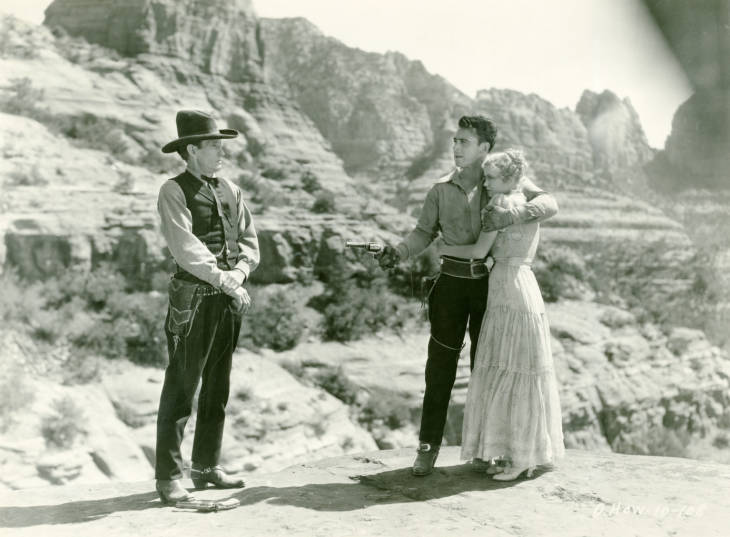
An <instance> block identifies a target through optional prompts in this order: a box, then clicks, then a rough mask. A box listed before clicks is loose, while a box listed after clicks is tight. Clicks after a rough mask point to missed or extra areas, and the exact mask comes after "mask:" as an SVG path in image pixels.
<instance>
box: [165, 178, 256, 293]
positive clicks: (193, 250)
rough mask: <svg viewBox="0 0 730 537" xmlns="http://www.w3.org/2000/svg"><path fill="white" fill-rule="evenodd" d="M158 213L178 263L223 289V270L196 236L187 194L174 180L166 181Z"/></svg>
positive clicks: (191, 272) (194, 274)
mask: <svg viewBox="0 0 730 537" xmlns="http://www.w3.org/2000/svg"><path fill="white" fill-rule="evenodd" d="M157 211H158V212H159V213H160V229H161V231H162V236H163V237H164V238H165V242H166V243H167V248H168V249H169V250H170V253H171V254H172V257H173V258H175V262H176V263H177V264H178V265H180V267H181V268H182V269H183V270H186V271H187V272H189V273H190V274H192V275H193V276H195V277H196V278H200V279H201V280H203V281H205V282H208V283H209V284H211V285H213V286H215V287H220V283H221V274H222V271H221V270H220V269H219V268H218V265H217V263H216V259H215V256H214V255H213V254H212V253H211V251H210V250H208V247H207V246H205V244H203V243H202V242H201V241H200V239H198V238H197V237H196V236H195V235H194V234H193V217H192V214H191V213H190V210H189V209H188V207H187V205H186V203H185V194H183V191H182V189H181V188H180V186H178V184H177V183H175V182H174V181H167V182H165V183H164V184H163V185H162V187H161V188H160V194H159V196H158V198H157ZM254 237H255V232H254ZM257 245H258V243H257Z"/></svg>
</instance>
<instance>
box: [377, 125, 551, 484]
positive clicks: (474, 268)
mask: <svg viewBox="0 0 730 537" xmlns="http://www.w3.org/2000/svg"><path fill="white" fill-rule="evenodd" d="M496 137H497V127H496V126H495V125H494V123H493V122H492V121H491V120H490V119H488V118H486V117H484V116H480V115H477V116H463V117H461V118H460V119H459V128H458V130H457V131H456V134H455V135H454V146H453V153H454V163H455V164H456V170H454V171H453V172H451V173H449V174H448V175H446V176H445V177H443V178H441V180H440V181H439V182H437V183H436V184H435V185H434V186H433V187H432V188H431V190H430V191H429V192H428V194H427V196H426V201H425V203H424V204H423V209H422V210H421V214H420V216H419V219H418V224H417V225H416V228H415V229H414V230H413V231H412V232H411V233H410V234H409V235H408V236H407V237H406V238H405V239H404V240H403V241H402V242H401V243H400V244H398V245H397V246H395V247H392V246H385V248H384V249H383V251H382V252H381V253H380V254H379V255H378V261H379V263H380V266H381V267H382V268H384V269H388V268H392V267H394V266H395V265H396V264H397V263H398V262H399V261H403V260H405V259H408V258H409V257H413V256H417V255H419V254H420V253H421V252H422V251H423V250H424V249H425V248H426V247H427V246H428V245H429V244H431V242H432V241H433V240H434V239H435V238H436V236H437V235H438V234H439V233H441V235H442V237H443V240H444V241H445V243H446V244H449V245H463V244H473V243H475V242H476V241H477V238H478V237H479V233H480V232H481V230H482V227H484V228H485V229H486V230H496V229H501V228H503V227H506V226H508V225H510V224H514V223H525V222H530V221H536V220H544V219H546V218H549V217H551V216H553V215H554V214H555V213H557V210H558V209H557V204H556V203H555V199H554V198H553V197H552V196H551V195H550V194H547V193H546V192H544V191H542V190H540V189H539V188H537V187H536V186H535V185H534V184H533V183H532V182H531V181H529V180H526V181H525V184H524V186H523V192H524V194H525V195H526V196H527V198H528V200H529V203H527V204H525V205H522V206H520V207H517V208H514V209H510V210H509V211H507V210H505V209H499V210H496V208H488V207H487V204H488V201H489V194H488V193H487V190H486V188H484V178H483V176H482V168H481V164H482V161H483V160H484V157H486V155H487V154H488V153H489V152H490V151H491V150H492V148H493V147H494V143H495V140H496ZM487 276H488V269H487V265H486V260H485V259H460V258H456V257H450V256H442V258H441V271H440V274H439V275H438V277H437V278H436V280H435V282H434V284H433V287H432V288H431V291H430V293H429V296H428V316H429V321H430V323H431V338H430V340H429V342H428V360H427V362H426V374H425V375H426V392H425V394H424V396H423V408H422V415H421V429H420V433H419V447H418V451H417V456H416V460H415V462H414V464H413V474H414V475H417V476H423V475H428V474H430V473H431V472H432V471H433V466H434V463H435V462H436V458H437V456H438V452H439V447H440V446H441V441H442V439H443V433H444V426H445V425H446V414H447V411H448V407H449V399H450V398H451V390H452V388H453V386H454V380H455V379H456V366H457V362H458V359H459V355H460V353H461V349H462V347H463V342H464V335H465V332H466V330H467V327H468V329H469V339H470V341H471V352H470V366H471V368H472V369H473V367H474V356H475V354H474V353H475V352H476V348H477V339H478V337H479V330H480V328H481V325H482V317H483V316H484V310H485V308H486V305H487V282H488V278H487Z"/></svg>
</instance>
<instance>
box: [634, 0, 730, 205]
mask: <svg viewBox="0 0 730 537" xmlns="http://www.w3.org/2000/svg"><path fill="white" fill-rule="evenodd" d="M644 5H645V6H646V7H647V9H648V10H649V13H650V14H651V16H652V17H653V18H654V20H655V22H656V23H657V26H658V28H659V29H660V30H661V32H662V33H663V35H664V37H665V39H666V40H667V43H668V44H669V46H670V47H671V48H672V50H673V51H674V53H675V56H676V58H677V60H678V61H679V63H680V64H681V65H682V68H683V69H684V71H685V73H686V74H687V76H688V77H689V79H690V80H691V81H692V84H693V86H694V88H695V93H694V94H693V95H692V96H691V97H690V98H689V99H688V100H687V101H686V102H685V103H684V104H682V105H681V106H680V107H679V110H677V113H676V114H675V116H674V120H673V121H672V132H671V134H670V135H669V137H668V138H667V142H666V146H665V148H664V150H663V151H660V152H659V153H658V154H657V156H656V159H655V160H654V162H653V163H652V166H651V167H650V169H649V170H650V173H651V175H652V179H653V182H654V185H655V186H656V187H657V188H660V189H662V190H664V191H669V192H677V191H682V190H686V189H688V188H709V189H719V188H727V185H728V170H730V152H728V147H730V32H728V26H729V25H730V2H728V0H704V1H702V2H698V3H694V4H692V5H689V4H687V3H685V2H681V1H677V0H669V1H667V0H644Z"/></svg>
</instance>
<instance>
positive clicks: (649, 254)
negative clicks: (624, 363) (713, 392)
mask: <svg viewBox="0 0 730 537" xmlns="http://www.w3.org/2000/svg"><path fill="white" fill-rule="evenodd" d="M710 258H711V254H709V253H706V252H702V251H697V252H695V253H692V252H687V251H686V249H677V247H676V246H672V245H671V244H667V243H665V242H664V241H657V242H654V243H622V244H620V245H610V244H609V245H605V246H604V247H603V248H601V250H600V251H598V252H596V253H593V254H592V255H591V256H589V257H588V263H587V265H588V267H589V270H590V271H591V273H592V274H593V276H594V284H593V285H594V288H595V289H596V290H597V291H598V296H599V299H600V298H601V297H602V296H606V295H610V294H616V295H618V296H621V297H622V298H624V299H625V300H626V303H627V305H628V306H629V308H630V309H631V310H632V313H634V314H635V315H636V317H637V319H638V320H639V321H640V322H653V323H657V324H659V325H662V326H687V327H690V328H697V329H700V330H703V331H704V332H705V333H706V334H707V336H708V338H709V339H710V340H711V341H713V342H714V343H716V344H720V345H722V344H723V343H725V342H727V341H728V333H727V322H728V320H730V318H729V317H728V314H729V313H730V311H729V310H723V309H722V307H721V306H722V304H723V302H724V301H726V300H728V297H727V296H725V295H726V294H727V292H726V290H723V289H722V288H721V286H720V285H719V284H718V282H719V281H721V278H720V277H719V275H718V274H717V273H716V269H715V268H713V263H712V262H711V261H710Z"/></svg>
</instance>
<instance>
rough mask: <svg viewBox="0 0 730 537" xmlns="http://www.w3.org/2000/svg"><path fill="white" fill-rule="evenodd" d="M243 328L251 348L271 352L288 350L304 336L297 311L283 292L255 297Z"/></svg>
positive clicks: (303, 325)
mask: <svg viewBox="0 0 730 537" xmlns="http://www.w3.org/2000/svg"><path fill="white" fill-rule="evenodd" d="M245 324H246V325H247V331H248V334H249V337H250V338H251V340H252V341H253V343H254V345H257V346H259V347H268V348H270V349H273V350H275V351H284V350H288V349H291V348H293V347H295V346H296V345H297V343H299V341H300V340H301V338H302V335H303V334H304V330H305V323H304V321H303V320H302V317H301V310H300V308H299V307H298V305H297V304H296V302H295V301H294V300H293V299H292V298H291V296H289V295H288V294H287V292H286V291H285V290H277V291H275V292H273V293H271V294H266V295H264V294H263V293H256V295H255V297H254V310H253V311H252V312H251V314H250V315H248V316H247V317H246V320H245Z"/></svg>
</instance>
